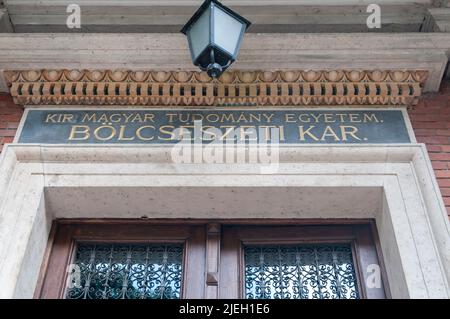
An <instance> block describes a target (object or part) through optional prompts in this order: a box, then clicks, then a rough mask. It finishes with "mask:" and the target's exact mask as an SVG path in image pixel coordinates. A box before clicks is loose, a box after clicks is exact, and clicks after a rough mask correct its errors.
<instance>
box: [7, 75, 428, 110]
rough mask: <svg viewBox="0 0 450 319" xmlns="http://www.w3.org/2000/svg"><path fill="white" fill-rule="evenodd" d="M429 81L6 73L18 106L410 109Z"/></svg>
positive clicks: (356, 77) (420, 78) (403, 77)
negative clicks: (388, 106)
mask: <svg viewBox="0 0 450 319" xmlns="http://www.w3.org/2000/svg"><path fill="white" fill-rule="evenodd" d="M427 76H428V72H427V71H420V70H415V71H412V70H374V71H357V70H335V71H313V70H309V71H308V70H304V71H303V70H286V71H239V70H235V71H231V72H226V73H224V74H223V75H222V76H221V78H220V79H214V80H212V79H210V78H209V77H208V75H207V74H206V73H203V72H194V71H192V72H187V71H169V72H162V71H124V70H21V71H6V77H7V80H8V84H9V85H10V92H11V95H12V97H13V98H14V101H15V103H17V104H22V105H109V106H111V105H136V106H149V107H151V106H195V107H199V106H243V105H245V106H325V105H410V104H414V103H415V101H416V100H417V98H418V97H419V96H420V95H421V92H422V87H423V85H424V83H425V80H426V78H427Z"/></svg>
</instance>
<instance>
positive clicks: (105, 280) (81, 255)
mask: <svg viewBox="0 0 450 319" xmlns="http://www.w3.org/2000/svg"><path fill="white" fill-rule="evenodd" d="M182 260H183V247H182V245H176V244H171V245H160V244H148V245H145V244H133V245H127V244H84V243H80V244H78V247H77V251H76V257H75V266H76V267H72V273H71V274H70V276H71V280H70V281H69V284H70V286H69V287H68V289H67V293H66V298H68V299H179V298H180V295H181V286H182ZM76 272H78V273H76Z"/></svg>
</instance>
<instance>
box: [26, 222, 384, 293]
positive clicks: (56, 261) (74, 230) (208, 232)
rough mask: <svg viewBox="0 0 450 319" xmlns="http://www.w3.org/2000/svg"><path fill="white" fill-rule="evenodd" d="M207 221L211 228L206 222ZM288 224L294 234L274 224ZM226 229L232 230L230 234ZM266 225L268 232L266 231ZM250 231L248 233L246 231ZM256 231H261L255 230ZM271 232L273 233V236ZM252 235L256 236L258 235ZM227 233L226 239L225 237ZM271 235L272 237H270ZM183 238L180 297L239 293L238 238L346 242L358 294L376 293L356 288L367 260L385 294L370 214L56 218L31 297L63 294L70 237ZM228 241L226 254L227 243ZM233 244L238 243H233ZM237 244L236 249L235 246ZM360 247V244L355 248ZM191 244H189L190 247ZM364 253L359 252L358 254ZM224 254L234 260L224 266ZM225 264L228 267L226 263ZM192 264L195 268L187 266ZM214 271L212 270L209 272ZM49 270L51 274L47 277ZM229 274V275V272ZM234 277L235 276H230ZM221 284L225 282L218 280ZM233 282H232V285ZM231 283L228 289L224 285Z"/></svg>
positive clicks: (72, 242)
mask: <svg viewBox="0 0 450 319" xmlns="http://www.w3.org/2000/svg"><path fill="white" fill-rule="evenodd" d="M211 226H212V227H211ZM281 228H282V229H283V230H286V229H291V231H294V232H295V234H293V235H295V236H290V237H289V236H288V235H289V233H286V232H285V231H283V232H282V233H280V232H279V231H277V229H281ZM230 229H232V230H236V229H238V233H237V234H235V235H233V236H234V237H233V238H234V239H233V238H231V237H230V235H229V232H230ZM268 229H270V230H271V231H270V232H267V230H268ZM249 232H250V235H248V234H249ZM261 232H262V233H261ZM245 233H247V235H246V234H245ZM277 233H278V234H279V235H278V236H277ZM258 234H260V236H259V237H258ZM230 238H231V239H232V240H231V241H230ZM271 238H272V239H274V240H275V241H274V240H272V241H271ZM77 240H78V241H95V242H105V241H106V242H111V241H115V242H144V241H145V242H160V243H161V242H173V241H176V242H184V243H185V247H186V249H185V252H184V269H183V286H182V287H183V288H182V298H217V297H219V298H230V299H237V298H242V297H243V293H242V287H241V286H242V284H243V279H242V269H243V264H242V260H243V257H242V249H241V245H242V243H243V242H244V243H251V242H252V241H253V242H259V243H262V242H264V241H265V242H267V243H274V242H277V241H278V242H280V240H281V241H282V242H284V243H287V242H291V243H292V242H296V243H299V242H302V243H314V242H316V243H317V242H336V240H338V241H341V242H342V241H344V242H352V247H353V256H354V258H355V261H356V262H355V271H356V273H357V277H358V285H359V292H360V297H362V298H382V297H383V296H380V294H378V295H373V294H370V293H369V294H368V293H367V289H365V287H361V280H364V281H365V280H366V278H367V274H365V273H364V272H363V271H362V268H364V267H365V266H366V265H367V264H368V263H370V262H374V263H377V264H379V265H380V268H381V276H382V280H383V282H382V284H383V286H384V294H385V295H384V297H386V298H390V293H389V285H388V282H387V274H386V272H385V267H384V262H383V257H382V253H381V248H380V242H379V238H378V234H377V230H376V226H375V222H374V221H373V220H371V219H309V220H283V219H252V220H249V219H229V220H205V219H199V220H193V219H186V220H183V219H170V220H169V219H142V220H136V219H62V220H56V221H54V223H53V227H52V231H51V234H50V238H49V242H48V245H47V251H46V254H45V257H44V261H43V263H42V266H41V272H40V276H39V280H38V284H37V287H36V290H35V294H34V297H35V298H53V299H55V298H64V294H65V285H66V280H67V274H66V267H67V265H68V264H69V263H70V262H71V260H73V258H74V257H73V255H74V251H75V247H76V245H75V243H76V241H77ZM230 243H231V244H232V245H234V247H235V252H236V253H234V254H232V255H233V256H230V255H229V253H228V252H227V247H229V245H230ZM236 245H238V246H236ZM236 247H239V248H236ZM361 247H362V248H361ZM191 248H192V249H191ZM364 254H366V255H365V257H362V256H363V255H364ZM230 258H232V259H233V258H234V259H235V260H236V263H235V266H233V265H230V261H229V260H230ZM226 265H228V266H226ZM192 269H195V271H191V270H192ZM215 271H217V272H215ZM49 274H52V275H51V276H50V275H49ZM233 276H234V277H233ZM233 278H235V279H233ZM224 283H226V284H225V285H224ZM233 283H235V284H233ZM230 284H231V285H234V286H233V287H232V288H231V289H228V292H227V288H226V285H230Z"/></svg>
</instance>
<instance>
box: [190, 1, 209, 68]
mask: <svg viewBox="0 0 450 319" xmlns="http://www.w3.org/2000/svg"><path fill="white" fill-rule="evenodd" d="M210 12H211V10H210V8H208V9H207V10H205V12H203V13H202V15H201V16H200V17H199V18H198V20H197V21H195V23H194V24H193V25H192V26H191V27H190V28H189V30H188V32H187V35H188V40H189V43H190V46H191V51H192V59H193V60H194V61H195V60H196V59H197V58H198V56H199V55H200V54H201V53H202V52H203V51H204V50H205V49H206V47H207V46H208V45H209V44H210V39H211V36H210V20H211V19H210V17H211V16H210Z"/></svg>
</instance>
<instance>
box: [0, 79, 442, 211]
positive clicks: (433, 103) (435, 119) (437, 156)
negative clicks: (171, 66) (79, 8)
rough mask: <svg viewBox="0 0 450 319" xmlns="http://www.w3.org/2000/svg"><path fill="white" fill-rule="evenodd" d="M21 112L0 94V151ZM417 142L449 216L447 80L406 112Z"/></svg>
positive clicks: (8, 138)
mask: <svg viewBox="0 0 450 319" xmlns="http://www.w3.org/2000/svg"><path fill="white" fill-rule="evenodd" d="M22 114H23V109H22V107H20V106H16V105H15V104H14V103H13V102H12V99H11V97H10V96H9V95H6V94H0V151H1V149H2V148H3V145H4V144H5V143H10V142H12V140H13V138H14V134H15V133H16V129H17V127H18V125H19V121H20V118H21V116H22ZM409 116H410V118H411V122H412V126H413V128H414V132H415V134H416V137H417V141H418V142H420V143H425V144H426V146H427V148H428V152H429V153H430V158H431V161H432V163H433V167H434V170H435V173H436V177H437V179H438V183H439V186H440V187H441V192H442V195H443V197H444V202H445V205H446V206H447V211H448V213H449V215H450V81H447V82H445V83H443V85H442V89H441V91H440V92H439V93H435V94H426V95H424V96H423V97H422V98H421V100H420V102H419V103H418V104H417V105H416V106H414V107H413V108H412V109H411V110H410V111H409Z"/></svg>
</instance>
